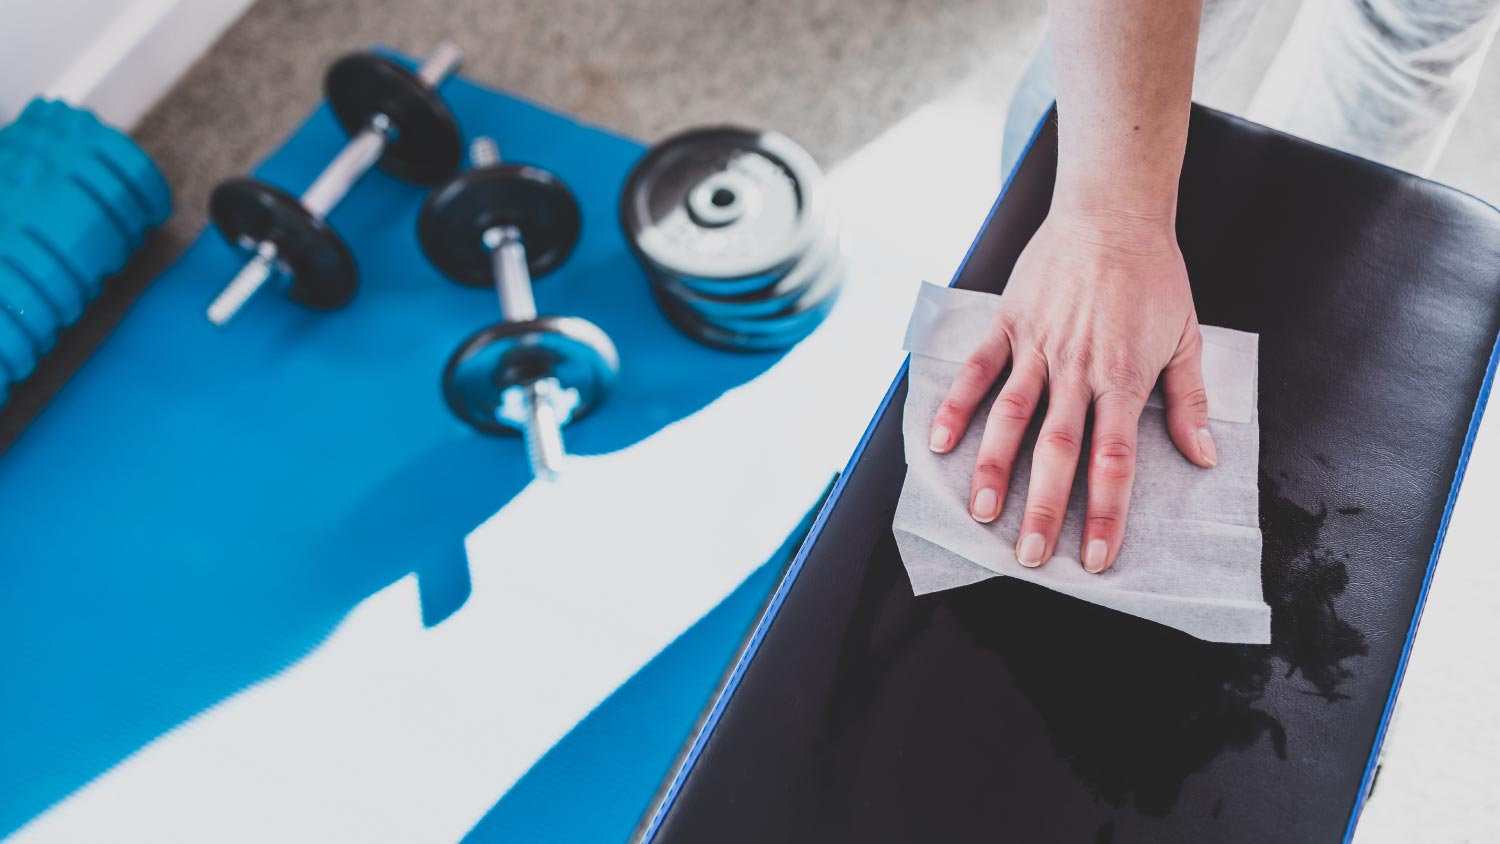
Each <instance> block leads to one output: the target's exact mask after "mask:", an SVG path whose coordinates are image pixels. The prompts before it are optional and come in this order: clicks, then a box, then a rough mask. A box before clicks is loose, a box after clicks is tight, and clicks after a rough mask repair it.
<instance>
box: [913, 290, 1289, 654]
mask: <svg viewBox="0 0 1500 844" xmlns="http://www.w3.org/2000/svg"><path fill="white" fill-rule="evenodd" d="M999 301H1000V297H998V296H995V295H993V294H989V293H979V292H975V291H971V290H958V289H954V288H948V287H939V286H937V285H934V284H926V285H923V287H922V290H921V293H920V294H919V295H918V297H917V305H916V308H915V310H914V311H913V312H912V318H911V323H910V325H909V326H908V328H907V333H906V350H907V351H908V352H910V353H911V367H910V372H909V375H908V379H907V384H908V386H907V395H906V408H905V419H904V422H903V434H904V437H905V441H906V466H907V468H906V483H905V485H904V486H903V487H902V488H901V501H900V504H899V505H898V506H897V508H896V520H895V523H894V525H893V529H894V531H895V534H896V544H897V546H898V547H899V548H900V550H901V559H902V561H903V562H904V563H905V565H906V571H907V575H908V577H910V579H911V584H912V589H913V591H914V592H915V593H916V594H918V595H922V594H926V593H928V592H937V591H941V590H943V589H953V588H955V587H958V586H966V585H968V584H970V583H976V582H978V581H981V580H985V579H987V578H991V577H997V576H1005V577H1016V578H1020V579H1021V580H1027V581H1030V582H1032V583H1037V584H1040V585H1042V586H1045V587H1047V588H1048V589H1052V590H1055V591H1058V592H1062V593H1063V594H1066V595H1072V596H1074V597H1076V598H1081V599H1082V600H1085V601H1089V602H1091V603H1094V604H1099V605H1100V606H1105V607H1110V608H1111V609H1116V610H1119V611H1121V612H1125V613H1129V614H1131V615H1134V616H1137V617H1139V618H1144V619H1148V620H1150V621H1155V622H1158V623H1160V624H1165V625H1167V626H1169V627H1175V628H1177V629H1179V630H1182V631H1184V632H1187V633H1190V634H1192V635H1194V636H1197V637H1198V638H1200V639H1207V640H1209V641H1212V642H1241V643H1247V644H1267V643H1269V642H1270V641H1271V610H1270V608H1269V607H1267V606H1266V603H1265V601H1264V599H1263V598H1262V597H1261V583H1260V544H1261V538H1260V527H1259V512H1260V508H1259V492H1258V489H1257V485H1256V472H1257V468H1258V466H1259V461H1260V422H1259V413H1258V411H1257V407H1256V355H1257V339H1258V338H1257V337H1256V335H1254V334H1246V333H1245V332H1242V331H1233V330H1230V329H1227V328H1216V327H1213V326H1204V327H1203V370H1204V371H1203V376H1204V386H1205V387H1206V390H1207V393H1208V415H1209V418H1210V419H1211V420H1213V421H1212V427H1213V433H1214V443H1215V445H1216V446H1217V449H1218V454H1219V464H1218V466H1216V467H1214V468H1213V469H1200V468H1198V467H1197V466H1194V465H1193V464H1191V463H1189V462H1188V461H1187V459H1186V458H1184V457H1183V456H1182V455H1181V454H1180V453H1178V451H1177V449H1176V447H1175V446H1173V445H1172V441H1171V439H1170V438H1168V436H1167V429H1166V414H1165V412H1164V411H1163V410H1162V407H1163V405H1162V401H1161V396H1160V395H1159V394H1156V393H1153V394H1152V396H1151V398H1150V400H1149V401H1148V402H1147V406H1146V409H1145V410H1144V411H1143V412H1142V413H1141V422H1140V434H1139V440H1138V447H1137V457H1136V474H1135V485H1134V490H1133V492H1132V497H1131V505H1130V519H1129V522H1128V526H1127V528H1126V531H1125V542H1124V545H1123V547H1122V548H1121V551H1120V555H1119V558H1118V559H1117V560H1116V562H1115V565H1114V566H1113V567H1111V568H1110V569H1109V570H1108V571H1106V572H1104V573H1103V574H1089V573H1088V572H1085V571H1084V570H1083V566H1082V564H1081V563H1080V562H1079V556H1080V547H1081V543H1082V525H1083V517H1084V510H1085V504H1086V502H1087V498H1086V496H1087V477H1088V470H1087V459H1088V458H1087V453H1086V452H1087V449H1085V455H1084V457H1083V459H1082V461H1081V462H1080V465H1079V467H1078V472H1077V474H1076V475H1075V477H1074V482H1073V492H1072V496H1071V497H1070V499H1069V502H1068V512H1067V516H1066V519H1065V521H1064V524H1063V530H1062V536H1061V538H1060V539H1059V540H1058V544H1057V550H1056V552H1055V553H1054V555H1053V557H1052V558H1051V560H1049V561H1048V563H1047V564H1046V565H1044V566H1042V567H1041V568H1037V569H1031V568H1027V567H1025V566H1023V565H1021V564H1020V563H1018V562H1017V561H1016V557H1015V547H1016V541H1017V539H1018V538H1019V534H1020V526H1021V513H1022V511H1023V509H1024V507H1025V504H1026V489H1027V481H1028V479H1029V478H1030V476H1031V452H1032V449H1033V447H1034V446H1035V442H1036V432H1037V427H1038V426H1039V424H1040V418H1038V419H1036V420H1033V422H1032V426H1031V430H1030V431H1028V433H1027V437H1026V440H1025V441H1024V442H1023V443H1022V446H1021V451H1020V454H1019V455H1017V460H1016V467H1015V474H1014V476H1013V477H1012V479H1011V483H1010V488H1009V490H1008V492H1007V493H1006V497H1005V506H1004V508H1003V509H1002V511H1001V514H1000V518H998V519H996V520H995V521H994V522H993V523H991V524H987V525H985V524H980V523H979V522H976V521H974V519H973V518H971V517H970V516H969V490H970V479H971V477H972V474H973V470H974V461H975V458H976V456H977V454H978V451H979V440H980V435H981V433H982V431H983V427H984V420H985V418H986V417H987V416H988V414H989V409H990V405H991V404H992V403H993V401H994V392H993V391H992V392H991V394H990V396H989V397H987V398H986V400H985V402H984V403H983V404H982V405H981V406H980V408H979V411H978V412H977V413H976V414H975V416H974V422H973V424H972V425H971V426H970V429H969V430H968V431H967V432H966V433H965V434H964V436H963V438H962V439H961V440H960V441H959V444H958V446H957V447H956V448H954V449H953V451H952V452H950V453H948V454H943V455H940V454H934V453H933V452H932V451H931V450H929V448H928V445H927V443H928V435H929V432H930V431H931V428H932V419H933V416H934V415H935V414H936V413H937V408H938V404H939V403H940V402H941V401H942V400H943V397H944V396H945V395H946V394H947V392H948V387H949V386H950V385H951V384H952V383H953V377H954V375H955V374H956V373H957V372H958V370H959V367H960V366H961V365H962V364H963V362H964V360H965V359H967V357H968V355H969V353H970V352H972V351H973V350H974V348H975V347H977V346H978V344H979V342H980V341H981V339H982V338H983V336H984V333H985V331H986V329H987V328H988V327H989V324H990V321H991V320H992V319H993V317H994V315H995V310H996V308H997V307H998V306H999ZM997 389H998V385H997Z"/></svg>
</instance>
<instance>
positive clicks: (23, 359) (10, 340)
mask: <svg viewBox="0 0 1500 844" xmlns="http://www.w3.org/2000/svg"><path fill="white" fill-rule="evenodd" d="M36 359H37V350H36V344H35V343H34V342H33V341H32V339H31V338H30V337H27V336H26V330H25V329H24V328H22V327H21V324H20V323H19V322H16V320H15V319H14V318H13V317H11V315H10V313H9V312H8V311H6V310H5V309H3V308H0V364H4V366H5V371H6V372H7V373H8V374H9V376H10V381H11V383H13V384H14V383H19V382H21V381H24V380H26V378H27V377H29V376H30V375H31V373H32V372H33V371H35V370H36Z"/></svg>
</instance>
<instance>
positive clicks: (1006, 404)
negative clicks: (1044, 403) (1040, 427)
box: [990, 391, 1035, 425]
mask: <svg viewBox="0 0 1500 844" xmlns="http://www.w3.org/2000/svg"><path fill="white" fill-rule="evenodd" d="M1033 410H1035V407H1034V406H1033V405H1032V401H1031V399H1030V398H1028V397H1027V396H1025V395H1024V394H1022V393H1018V392H1015V391H1009V392H1002V393H1000V395H999V396H997V397H996V398H995V407H994V410H992V411H991V412H990V413H991V415H992V416H993V417H994V418H995V419H998V420H1000V421H1002V422H1016V423H1019V424H1021V425H1025V424H1026V423H1027V422H1030V421H1031V414H1032V411H1033Z"/></svg>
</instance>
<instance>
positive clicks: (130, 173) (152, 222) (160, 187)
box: [84, 112, 172, 227]
mask: <svg viewBox="0 0 1500 844" xmlns="http://www.w3.org/2000/svg"><path fill="white" fill-rule="evenodd" d="M84 114H86V115H87V116H88V117H89V118H90V119H91V120H92V121H93V125H94V126H95V127H97V131H96V132H95V133H94V135H93V138H92V141H93V144H92V150H93V152H94V154H95V155H96V156H97V157H98V159H99V161H100V162H101V163H103V164H104V165H105V166H107V167H110V168H111V169H113V170H114V171H115V173H116V175H118V176H119V178H120V179H121V181H122V182H123V183H124V184H125V185H127V186H128V187H129V188H130V189H131V190H132V192H133V193H134V195H135V199H136V200H137V201H138V203H139V206H140V207H141V208H143V209H145V213H146V217H145V223H146V226H147V227H151V226H157V225H160V224H161V223H163V222H165V221H166V219H167V217H169V216H171V214H172V191H171V188H169V187H168V186H167V180H166V177H164V176H162V174H161V170H159V169H158V168H157V166H156V162H154V161H152V160H151V157H150V156H148V155H146V152H145V150H143V149H141V148H140V147H139V146H137V145H136V143H135V141H132V140H131V139H130V138H129V137H127V136H126V135H125V134H123V133H121V132H119V131H117V130H115V129H113V128H111V127H109V126H106V125H104V124H103V123H100V122H99V120H98V118H95V117H94V116H93V115H92V114H89V113H88V112H84Z"/></svg>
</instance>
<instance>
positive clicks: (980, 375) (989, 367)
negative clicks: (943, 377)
mask: <svg viewBox="0 0 1500 844" xmlns="http://www.w3.org/2000/svg"><path fill="white" fill-rule="evenodd" d="M999 374H1000V373H999V372H998V371H996V369H995V365H994V364H993V363H991V362H990V361H989V360H988V359H987V358H982V357H971V358H969V359H968V360H966V361H964V365H963V367H962V368H961V369H959V370H958V378H957V380H958V382H959V383H961V384H964V385H966V386H969V387H975V388H978V389H980V390H985V389H988V388H989V386H990V385H991V384H993V383H995V378H996V377H997V376H998V375H999Z"/></svg>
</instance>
